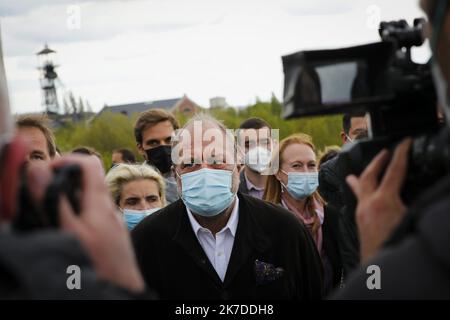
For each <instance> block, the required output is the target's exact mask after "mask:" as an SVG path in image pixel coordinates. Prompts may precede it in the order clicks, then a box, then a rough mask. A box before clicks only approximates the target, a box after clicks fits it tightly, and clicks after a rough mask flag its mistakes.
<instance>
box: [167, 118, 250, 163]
mask: <svg viewBox="0 0 450 320" xmlns="http://www.w3.org/2000/svg"><path fill="white" fill-rule="evenodd" d="M197 122H201V123H202V125H204V124H205V123H209V124H211V125H212V126H213V127H217V128H218V129H220V130H221V131H222V132H223V133H224V134H225V137H226V140H225V141H226V142H227V143H229V142H232V148H233V155H234V159H233V161H235V162H236V163H241V160H242V149H241V148H240V146H239V145H238V143H237V139H236V137H235V135H234V134H233V132H232V130H229V129H228V128H227V127H226V126H225V125H224V124H223V123H222V122H221V121H219V120H217V119H216V118H214V117H213V116H211V115H209V114H207V113H204V112H202V113H198V114H195V115H194V116H193V117H192V118H190V119H189V120H188V122H186V124H185V125H184V126H183V127H182V128H181V129H178V130H176V132H175V135H174V137H173V139H172V159H174V156H178V155H176V154H174V151H175V150H176V149H177V148H176V146H177V144H178V143H179V142H180V140H182V139H181V137H182V134H183V132H184V131H185V130H189V129H190V128H191V127H194V125H195V123H197ZM174 163H176V161H174Z"/></svg>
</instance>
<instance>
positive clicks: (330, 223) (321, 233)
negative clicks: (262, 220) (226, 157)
mask: <svg viewBox="0 0 450 320" xmlns="http://www.w3.org/2000/svg"><path fill="white" fill-rule="evenodd" d="M316 158H317V155H316V148H315V146H314V144H313V142H312V138H311V137H310V136H308V135H306V134H302V133H298V134H293V135H291V136H289V137H287V138H285V139H283V140H282V141H281V142H280V145H279V149H278V154H276V155H275V158H274V159H277V160H278V161H279V168H278V172H277V173H276V174H274V175H272V176H269V177H268V179H267V183H266V189H265V192H264V197H263V199H264V200H266V201H269V202H272V203H275V204H279V205H281V206H283V207H284V208H286V209H287V210H289V211H290V212H292V214H293V215H295V216H296V217H297V218H298V219H299V220H300V221H302V222H303V223H304V224H305V226H306V227H307V228H308V230H309V231H310V234H311V236H312V237H313V239H314V242H315V243H316V247H317V250H318V252H319V254H320V256H321V258H322V262H323V264H324V285H325V291H327V292H329V291H330V290H331V289H332V288H333V287H334V286H336V285H338V284H339V282H340V280H341V274H342V264H341V258H340V253H339V247H338V234H339V230H338V227H339V226H338V223H339V221H338V214H337V213H335V212H333V211H332V210H331V209H330V208H328V207H327V206H326V203H325V201H324V200H323V199H322V197H321V196H320V194H319V192H318V191H317V188H318V186H319V179H318V166H317V159H316Z"/></svg>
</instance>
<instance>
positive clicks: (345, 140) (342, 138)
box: [341, 131, 347, 144]
mask: <svg viewBox="0 0 450 320" xmlns="http://www.w3.org/2000/svg"><path fill="white" fill-rule="evenodd" d="M341 140H342V144H346V143H347V135H346V134H345V132H344V131H341Z"/></svg>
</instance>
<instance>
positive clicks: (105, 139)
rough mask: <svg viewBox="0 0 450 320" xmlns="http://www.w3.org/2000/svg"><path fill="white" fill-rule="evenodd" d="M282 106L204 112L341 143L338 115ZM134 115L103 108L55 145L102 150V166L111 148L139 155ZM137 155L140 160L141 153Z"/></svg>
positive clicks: (234, 123)
mask: <svg viewBox="0 0 450 320" xmlns="http://www.w3.org/2000/svg"><path fill="white" fill-rule="evenodd" d="M281 109H282V107H281V104H280V102H279V101H278V100H277V99H276V98H275V97H273V98H272V100H271V101H270V102H263V101H257V102H256V103H255V104H254V105H251V106H248V107H246V108H241V109H234V108H231V107H228V108H213V109H206V112H208V113H210V114H211V115H212V116H214V117H215V118H216V119H219V120H221V121H223V123H224V124H225V125H226V126H227V127H228V128H231V129H236V128H239V125H240V124H241V122H243V121H244V120H246V119H248V118H251V117H259V118H262V119H264V120H265V121H267V122H268V123H269V124H270V125H271V126H272V128H274V129H279V130H280V131H279V138H280V140H281V139H283V138H285V137H287V136H289V135H290V134H293V133H297V132H303V133H307V134H309V135H311V136H312V137H313V141H314V143H315V145H316V147H317V149H318V150H323V149H324V148H325V147H326V146H329V145H339V144H340V141H339V133H340V131H341V128H342V120H341V117H340V116H331V117H316V118H304V119H295V120H284V119H282V118H281V117H280V114H281ZM136 117H137V115H133V116H132V117H131V118H129V117H127V116H125V115H122V114H114V113H110V112H105V113H102V114H101V115H100V116H99V117H97V118H95V119H93V120H91V121H90V122H88V123H86V122H82V123H77V124H71V125H69V126H67V127H64V128H61V129H59V130H58V131H57V132H56V141H57V144H58V147H59V148H60V149H61V151H62V152H69V151H70V150H72V149H74V148H76V147H79V146H90V147H93V148H95V149H96V150H97V151H98V152H100V153H101V155H102V158H103V162H104V165H105V168H109V167H110V165H111V154H112V151H113V150H114V149H118V148H129V149H130V150H133V151H134V152H135V154H136V155H138V153H137V148H136V143H135V140H134V134H133V125H134V122H135V120H136ZM176 117H177V119H178V120H179V122H180V124H181V125H183V124H184V123H186V121H187V120H188V118H187V117H186V115H184V114H181V113H179V114H178V113H177V114H176ZM138 159H139V161H141V160H142V157H138Z"/></svg>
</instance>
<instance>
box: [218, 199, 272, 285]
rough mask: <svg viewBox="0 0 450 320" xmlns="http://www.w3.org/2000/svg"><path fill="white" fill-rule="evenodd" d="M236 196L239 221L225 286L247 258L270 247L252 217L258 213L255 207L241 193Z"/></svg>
mask: <svg viewBox="0 0 450 320" xmlns="http://www.w3.org/2000/svg"><path fill="white" fill-rule="evenodd" d="M238 196H239V221H238V227H237V231H236V237H235V239H234V245H233V250H232V252H231V257H230V262H229V263H228V268H227V273H226V275H225V281H224V286H225V287H227V286H229V285H230V283H231V282H232V281H233V279H234V277H235V276H236V274H237V273H238V272H239V270H240V269H241V268H242V267H243V266H244V264H245V263H246V262H247V261H248V259H249V258H251V257H252V256H254V255H255V254H257V253H263V252H265V251H266V250H267V249H268V248H269V247H270V241H269V239H268V238H267V236H266V235H265V234H264V232H263V230H262V229H261V228H260V227H259V226H258V223H257V221H256V220H255V219H254V218H253V214H255V213H256V214H257V213H258V212H256V208H252V206H251V205H250V203H249V201H248V200H247V196H244V195H242V194H238Z"/></svg>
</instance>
